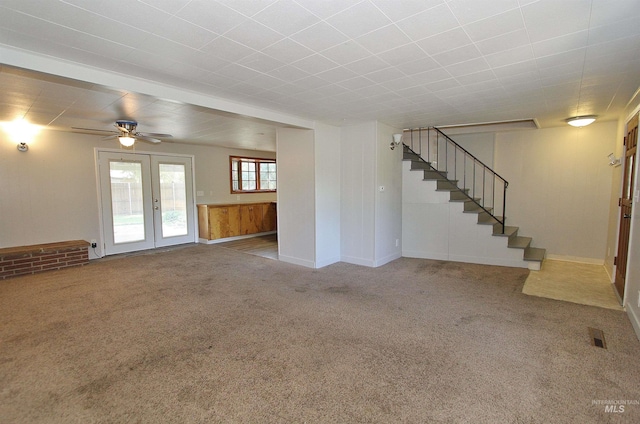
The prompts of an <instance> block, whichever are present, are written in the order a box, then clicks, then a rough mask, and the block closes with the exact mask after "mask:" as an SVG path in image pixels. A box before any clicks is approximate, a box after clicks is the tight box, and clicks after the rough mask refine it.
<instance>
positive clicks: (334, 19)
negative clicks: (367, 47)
mask: <svg viewBox="0 0 640 424" xmlns="http://www.w3.org/2000/svg"><path fill="white" fill-rule="evenodd" d="M326 21H327V23H329V24H330V25H331V26H333V27H334V28H336V29H338V30H339V31H341V32H342V33H344V34H346V35H348V36H349V37H351V38H357V37H359V36H361V35H363V34H366V33H368V32H371V31H374V30H376V29H378V28H382V27H384V26H387V25H389V24H390V23H391V21H390V20H389V18H387V17H386V16H385V15H384V14H383V13H382V12H380V9H378V8H377V7H375V6H374V5H372V4H371V3H369V2H368V1H363V2H361V3H358V4H356V5H355V6H352V7H350V8H348V9H346V10H343V11H342V12H340V13H337V14H335V15H333V16H331V17H330V18H328V19H327V20H326Z"/></svg>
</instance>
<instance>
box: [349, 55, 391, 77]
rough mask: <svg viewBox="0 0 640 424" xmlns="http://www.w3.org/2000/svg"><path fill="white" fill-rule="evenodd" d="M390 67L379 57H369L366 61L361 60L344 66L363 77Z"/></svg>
mask: <svg viewBox="0 0 640 424" xmlns="http://www.w3.org/2000/svg"><path fill="white" fill-rule="evenodd" d="M388 66H389V64H388V63H387V62H385V61H384V60H382V59H380V58H379V57H377V56H369V57H366V58H364V59H360V60H357V61H355V62H351V63H349V64H347V65H344V67H345V68H347V69H349V70H351V71H353V72H355V73H358V74H361V75H364V74H366V73H368V72H373V71H377V70H380V69H384V68H386V67H388Z"/></svg>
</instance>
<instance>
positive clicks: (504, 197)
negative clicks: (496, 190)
mask: <svg viewBox="0 0 640 424" xmlns="http://www.w3.org/2000/svg"><path fill="white" fill-rule="evenodd" d="M502 184H503V187H504V188H503V189H502V234H504V223H505V222H506V221H507V186H508V185H509V183H508V182H506V181H505V180H502Z"/></svg>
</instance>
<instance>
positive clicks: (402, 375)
mask: <svg viewBox="0 0 640 424" xmlns="http://www.w3.org/2000/svg"><path fill="white" fill-rule="evenodd" d="M527 274H528V271H526V270H522V269H513V268H501V267H491V266H483V265H468V264H460V263H448V262H440V261H429V260H420V259H407V258H402V259H399V260H396V261H394V262H392V263H390V264H387V265H385V266H383V267H380V268H375V269H374V268H366V267H360V266H355V265H349V264H344V263H339V264H334V265H331V266H328V267H326V268H323V269H320V270H312V269H307V268H302V267H298V266H294V265H288V264H285V263H281V262H278V261H274V260H270V259H264V258H260V257H257V256H252V255H246V254H243V253H240V252H236V251H233V250H230V249H225V248H220V247H216V246H215V245H209V246H207V245H196V246H189V247H186V248H181V249H175V250H171V251H163V252H160V253H155V254H147V255H133V256H129V257H123V258H117V259H111V260H107V261H98V262H96V261H94V262H93V263H92V264H91V265H88V266H86V267H83V268H77V269H67V270H62V271H55V272H50V273H47V274H40V275H34V276H26V277H19V278H15V279H11V280H6V281H4V282H2V283H0V417H1V418H0V421H2V422H3V423H5V422H6V423H132V422H141V423H210V422H214V423H215V422H233V423H235V422H238V423H272V422H273V423H289V422H296V423H303V422H308V423H324V422H332V423H357V422H367V423H369V422H376V423H390V422H408V423H430V422H435V423H438V422H442V423H462V422H469V423H596V422H612V423H613V422H616V423H618V422H629V423H632V422H633V423H637V422H640V405H628V406H627V407H626V409H625V410H624V412H623V413H612V412H605V406H604V405H602V404H601V401H619V400H637V399H638V398H640V394H639V392H638V382H639V381H640V361H638V358H640V343H639V342H638V340H637V339H636V337H635V334H634V333H633V331H632V328H631V325H630V323H629V321H628V319H627V317H626V316H625V314H624V313H623V312H620V311H614V310H607V309H602V308H595V307H590V306H583V305H577V304H572V303H567V302H558V301H554V300H549V299H544V298H538V297H531V296H526V295H524V294H522V286H523V283H524V281H525V279H526V277H527ZM587 327H596V328H599V329H602V330H603V331H604V333H605V335H606V342H607V347H608V349H606V350H605V349H601V348H597V347H594V346H591V344H590V340H589V338H588V332H587Z"/></svg>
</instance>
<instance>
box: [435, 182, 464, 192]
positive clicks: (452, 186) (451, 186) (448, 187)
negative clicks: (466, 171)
mask: <svg viewBox="0 0 640 424" xmlns="http://www.w3.org/2000/svg"><path fill="white" fill-rule="evenodd" d="M457 183H458V180H438V186H437V188H436V190H441V191H452V190H460V189H459V188H458V186H457V185H456V184H457Z"/></svg>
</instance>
